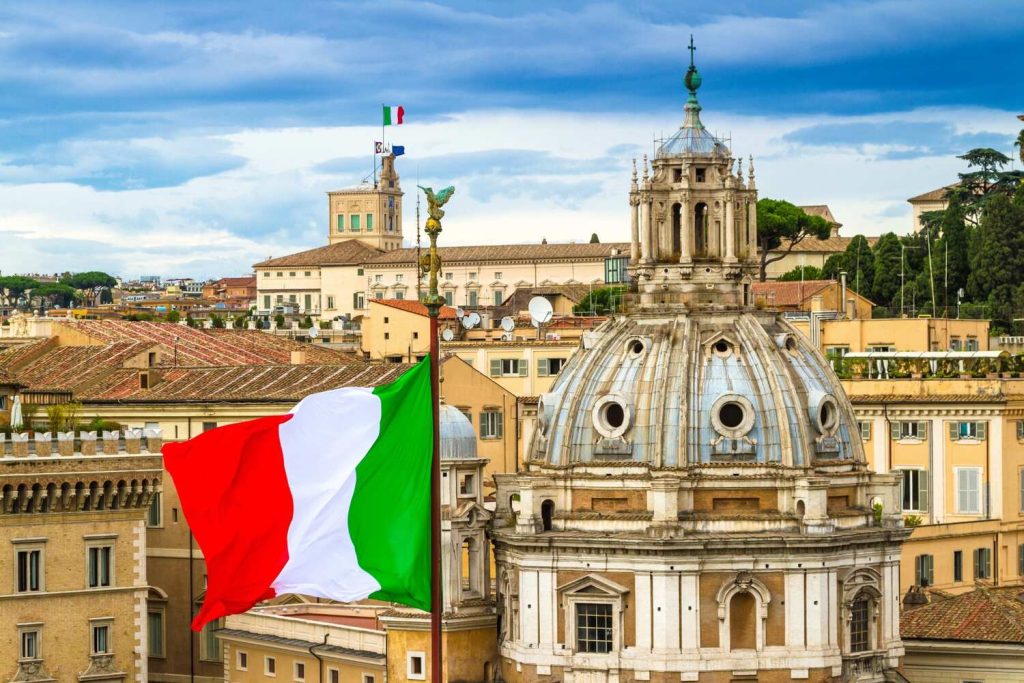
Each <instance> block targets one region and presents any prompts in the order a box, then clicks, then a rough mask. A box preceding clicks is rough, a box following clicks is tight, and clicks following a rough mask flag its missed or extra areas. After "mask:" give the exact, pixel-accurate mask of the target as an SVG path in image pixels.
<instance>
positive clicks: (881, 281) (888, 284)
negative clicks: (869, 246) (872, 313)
mask: <svg viewBox="0 0 1024 683" xmlns="http://www.w3.org/2000/svg"><path fill="white" fill-rule="evenodd" d="M901 252H902V248H901V246H900V238H899V237H897V236H896V233H893V232H887V233H885V234H884V235H882V236H881V237H879V238H878V242H876V243H875V248H874V249H873V250H872V256H873V258H874V263H873V264H872V265H873V268H874V274H875V276H874V279H873V280H872V283H871V294H872V299H873V300H874V302H875V303H876V304H879V305H885V306H891V305H892V302H893V300H894V299H895V298H896V295H897V294H898V293H899V291H900V255H901ZM861 293H863V292H861Z"/></svg>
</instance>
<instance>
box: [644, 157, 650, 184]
mask: <svg viewBox="0 0 1024 683" xmlns="http://www.w3.org/2000/svg"><path fill="white" fill-rule="evenodd" d="M648 177H649V176H648V175H647V155H646V154H645V155H644V183H646V182H647V179H648Z"/></svg>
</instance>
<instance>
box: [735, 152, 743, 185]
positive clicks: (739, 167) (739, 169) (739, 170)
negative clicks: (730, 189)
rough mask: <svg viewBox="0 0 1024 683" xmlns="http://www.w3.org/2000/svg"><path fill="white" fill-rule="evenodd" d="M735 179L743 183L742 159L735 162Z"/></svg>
mask: <svg viewBox="0 0 1024 683" xmlns="http://www.w3.org/2000/svg"><path fill="white" fill-rule="evenodd" d="M736 177H737V178H739V180H740V182H743V157H740V158H739V159H737V160H736Z"/></svg>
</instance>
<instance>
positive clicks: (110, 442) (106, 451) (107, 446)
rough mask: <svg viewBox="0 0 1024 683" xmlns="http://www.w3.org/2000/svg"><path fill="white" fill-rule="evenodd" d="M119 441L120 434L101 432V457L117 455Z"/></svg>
mask: <svg viewBox="0 0 1024 683" xmlns="http://www.w3.org/2000/svg"><path fill="white" fill-rule="evenodd" d="M120 439H121V434H120V432H108V431H107V430H105V429H104V430H103V455H117V446H118V441H120Z"/></svg>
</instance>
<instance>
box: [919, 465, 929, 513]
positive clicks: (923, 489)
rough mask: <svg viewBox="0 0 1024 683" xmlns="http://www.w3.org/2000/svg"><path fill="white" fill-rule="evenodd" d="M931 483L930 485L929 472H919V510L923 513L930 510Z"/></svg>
mask: <svg viewBox="0 0 1024 683" xmlns="http://www.w3.org/2000/svg"><path fill="white" fill-rule="evenodd" d="M929 483H930V478H929V476H928V472H927V470H918V471H917V500H918V501H919V502H918V509H920V510H922V511H924V510H927V509H928V502H929V501H928V488H929Z"/></svg>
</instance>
